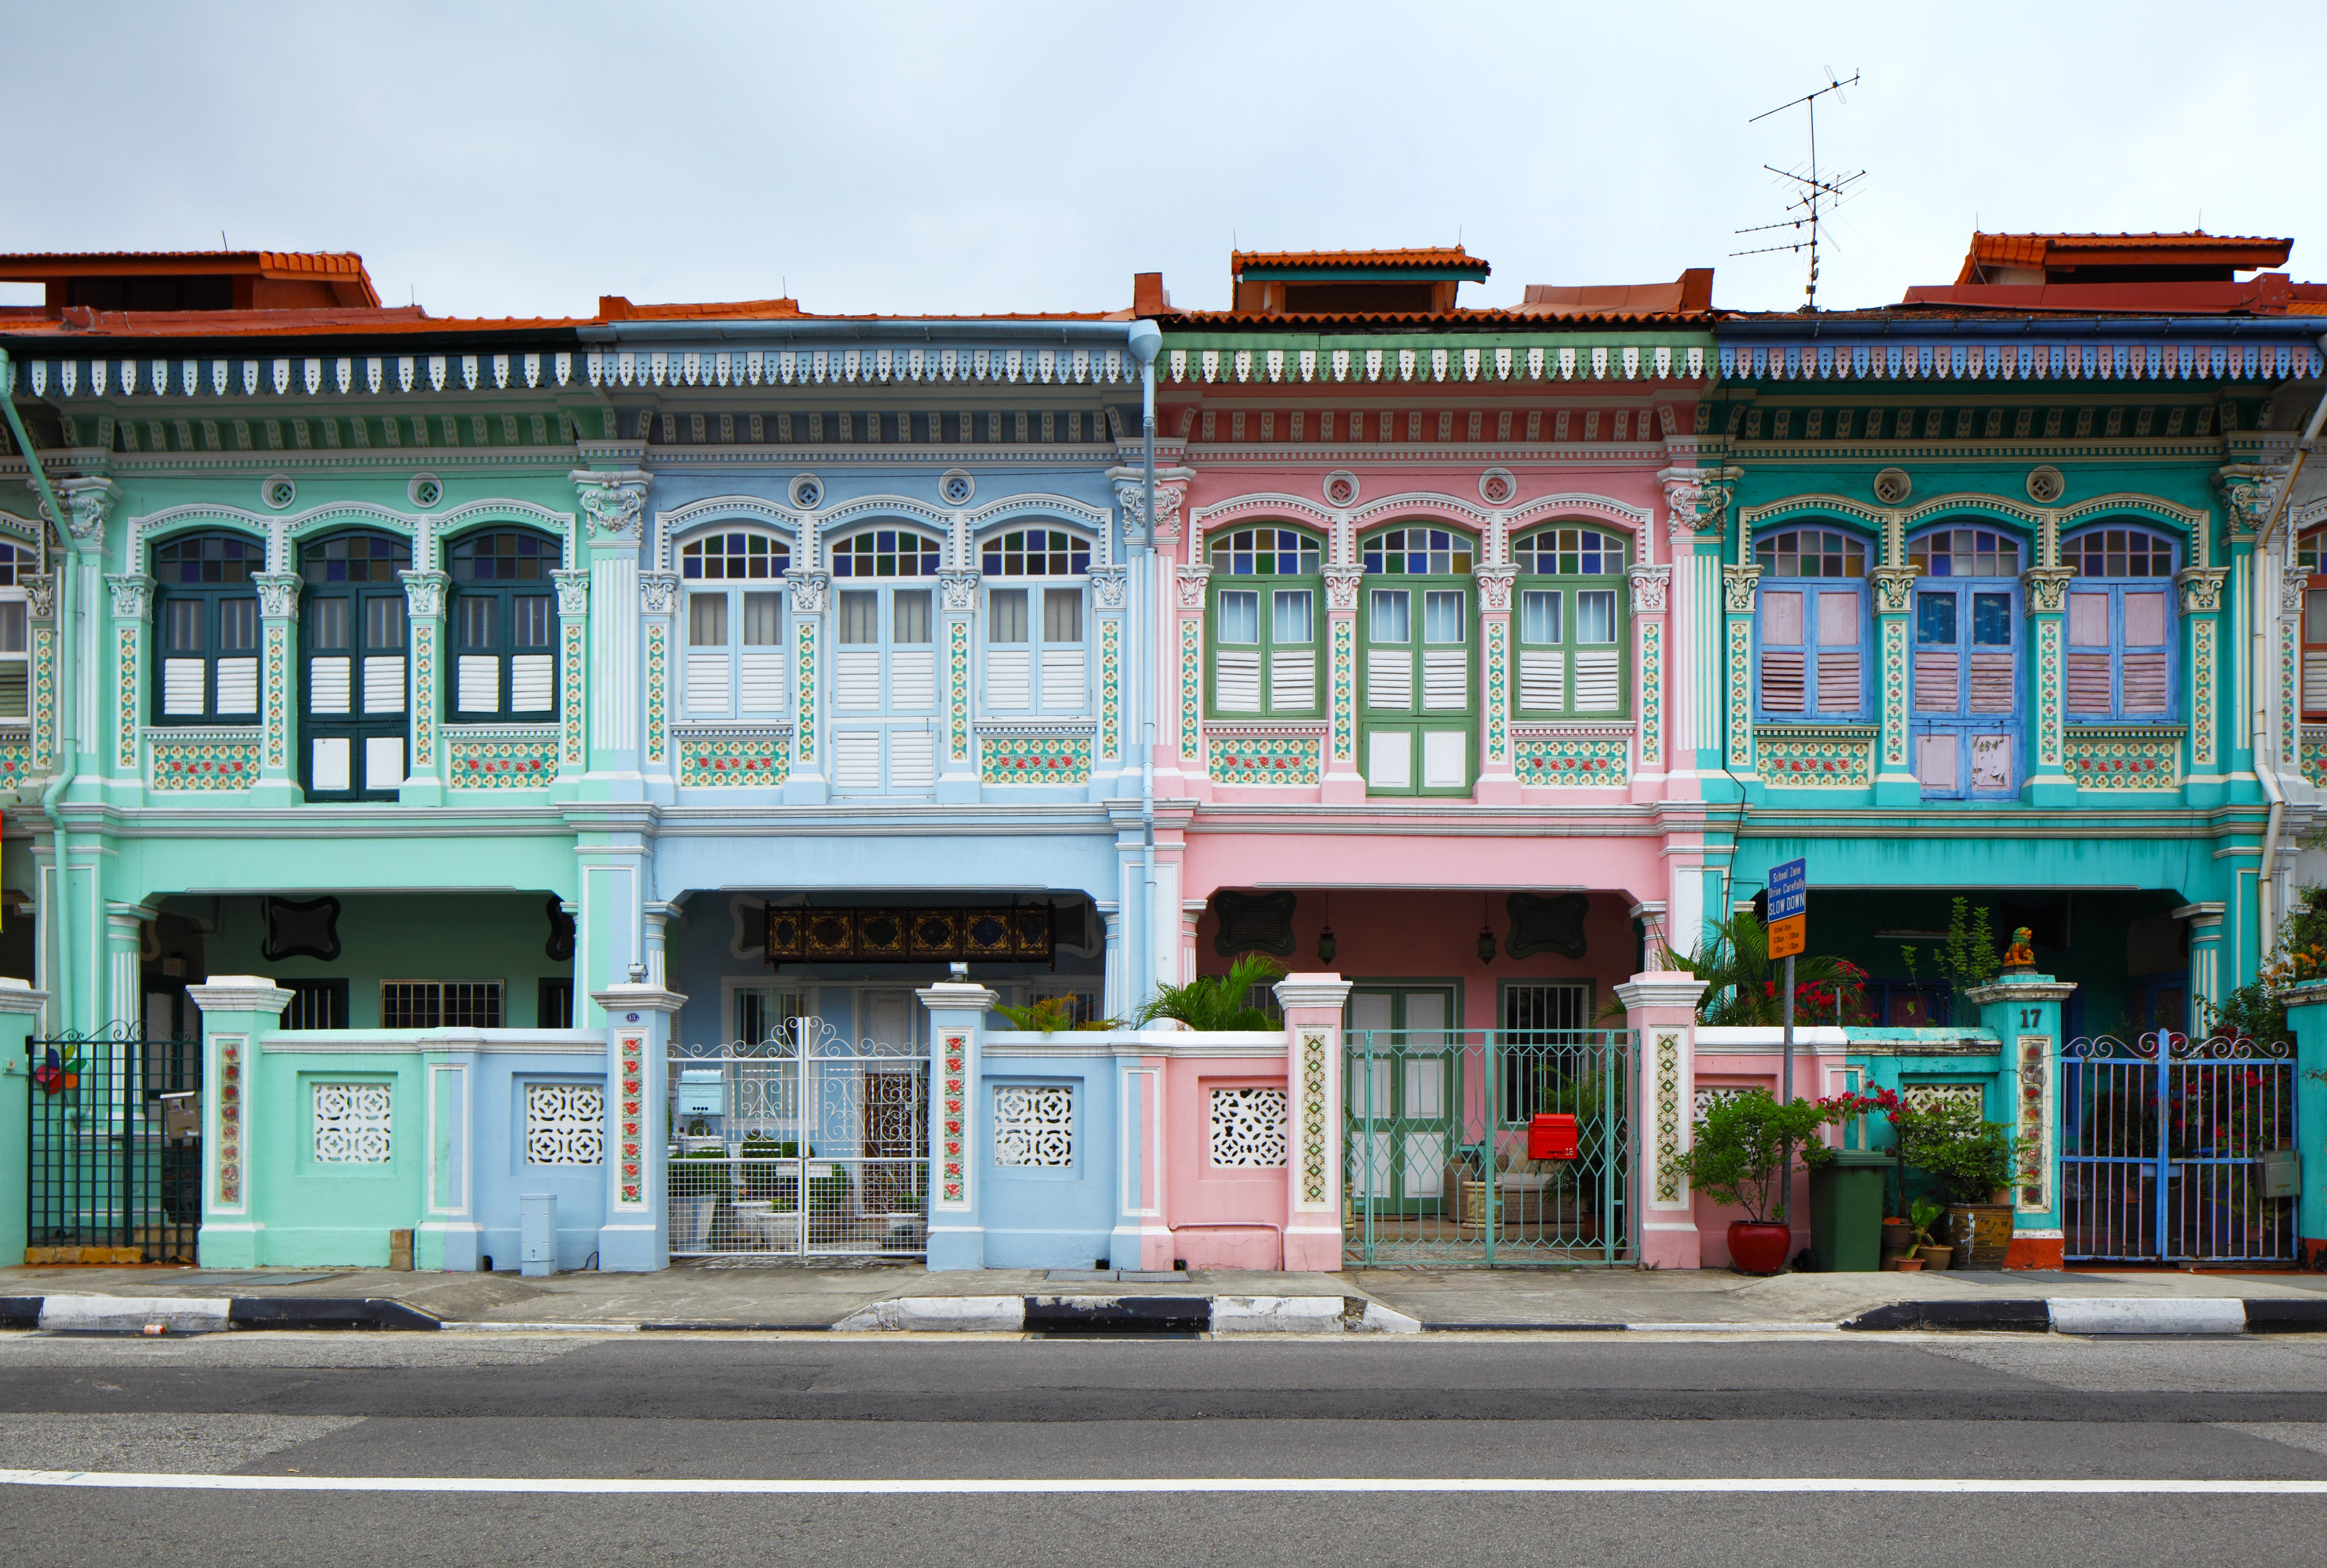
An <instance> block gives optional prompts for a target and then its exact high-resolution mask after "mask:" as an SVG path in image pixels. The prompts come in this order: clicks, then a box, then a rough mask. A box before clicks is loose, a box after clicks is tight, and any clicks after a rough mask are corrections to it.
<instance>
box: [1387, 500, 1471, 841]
mask: <svg viewBox="0 0 2327 1568" xmlns="http://www.w3.org/2000/svg"><path fill="white" fill-rule="evenodd" d="M1359 556H1360V560H1362V561H1363V562H1364V564H1365V570H1366V581H1365V585H1364V592H1363V594H1362V596H1361V597H1360V601H1359V604H1358V640H1359V643H1360V648H1361V649H1362V653H1361V656H1360V669H1359V672H1358V673H1359V682H1358V685H1359V691H1360V699H1359V722H1360V729H1361V731H1362V733H1363V736H1364V739H1363V751H1362V755H1363V758H1364V771H1365V777H1366V787H1367V789H1368V790H1369V792H1371V793H1373V794H1377V795H1397V794H1406V795H1411V794H1462V793H1466V792H1467V791H1468V790H1469V789H1470V788H1471V782H1472V777H1473V773H1474V770H1473V762H1474V761H1475V753H1476V751H1477V747H1476V745H1475V743H1474V742H1473V740H1472V736H1473V734H1474V733H1475V732H1476V730H1477V728H1478V711H1479V709H1478V691H1477V684H1476V680H1475V678H1474V677H1473V674H1472V666H1473V665H1474V664H1475V663H1476V662H1477V650H1476V649H1475V648H1474V646H1473V642H1474V639H1473V638H1472V628H1473V612H1474V611H1475V610H1476V608H1477V600H1476V597H1475V588H1476V584H1475V583H1473V581H1472V577H1471V566H1472V562H1473V561H1474V560H1476V558H1477V552H1476V547H1475V545H1474V542H1473V541H1472V538H1471V537H1470V536H1468V535H1466V534H1462V533H1457V532H1455V531H1454V530H1453V529H1449V528H1435V527H1413V526H1403V527H1394V528H1384V529H1382V530H1381V531H1379V532H1378V533H1375V534H1372V535H1369V537H1367V538H1366V539H1365V541H1364V543H1363V545H1362V546H1361V547H1360V551H1359Z"/></svg>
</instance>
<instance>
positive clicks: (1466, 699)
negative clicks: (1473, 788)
mask: <svg viewBox="0 0 2327 1568" xmlns="http://www.w3.org/2000/svg"><path fill="white" fill-rule="evenodd" d="M1469 670H1470V650H1469V649H1461V648H1430V649H1424V650H1423V653H1422V705H1423V706H1424V707H1425V708H1426V709H1428V710H1430V711H1431V712H1434V713H1447V712H1455V713H1459V712H1461V711H1462V710H1463V708H1465V707H1467V706H1469V705H1470V697H1471V680H1470V675H1469ZM1427 771H1428V769H1427V767H1426V766H1425V773H1426V772H1427Z"/></svg>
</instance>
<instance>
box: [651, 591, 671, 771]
mask: <svg viewBox="0 0 2327 1568" xmlns="http://www.w3.org/2000/svg"><path fill="white" fill-rule="evenodd" d="M669 722H670V628H668V626H665V625H664V624H663V623H662V622H661V621H649V622H648V623H647V761H650V762H660V761H663V760H664V759H665V758H667V757H668V756H669V754H670V753H669V751H668V746H669V741H668V729H669Z"/></svg>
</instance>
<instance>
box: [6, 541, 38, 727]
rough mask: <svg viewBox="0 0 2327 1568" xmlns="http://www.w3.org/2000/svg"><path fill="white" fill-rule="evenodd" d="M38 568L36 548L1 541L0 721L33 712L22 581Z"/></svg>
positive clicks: (28, 612) (28, 616) (28, 614)
mask: <svg viewBox="0 0 2327 1568" xmlns="http://www.w3.org/2000/svg"><path fill="white" fill-rule="evenodd" d="M40 569H41V554H40V552H39V551H38V550H36V549H33V547H32V546H27V545H11V544H0V724H5V723H22V722H23V721H25V720H27V719H30V718H31V717H32V716H33V710H32V695H33V680H32V657H33V656H32V647H33V631H32V612H33V611H32V604H31V602H30V601H29V600H28V599H27V597H26V595H25V593H24V583H25V580H26V579H27V578H29V577H30V576H32V575H33V574H34V573H36V572H38V571H39V570H40Z"/></svg>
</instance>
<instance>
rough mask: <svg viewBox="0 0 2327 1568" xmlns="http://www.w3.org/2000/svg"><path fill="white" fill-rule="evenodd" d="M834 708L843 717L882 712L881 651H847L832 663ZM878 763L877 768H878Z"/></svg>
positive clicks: (875, 649) (865, 649) (856, 649)
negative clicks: (849, 714)
mask: <svg viewBox="0 0 2327 1568" xmlns="http://www.w3.org/2000/svg"><path fill="white" fill-rule="evenodd" d="M832 705H833V707H834V708H836V709H837V710H839V711H841V712H844V713H878V712H879V711H880V708H881V650H880V649H877V648H844V649H841V650H840V652H839V654H838V656H837V657H836V658H834V659H833V661H832ZM878 765H879V764H878V763H877V762H876V763H875V764H874V766H875V767H876V768H877V767H878Z"/></svg>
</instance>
